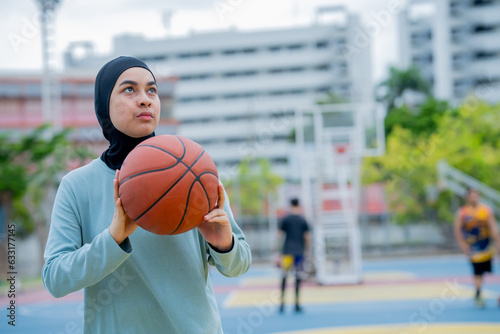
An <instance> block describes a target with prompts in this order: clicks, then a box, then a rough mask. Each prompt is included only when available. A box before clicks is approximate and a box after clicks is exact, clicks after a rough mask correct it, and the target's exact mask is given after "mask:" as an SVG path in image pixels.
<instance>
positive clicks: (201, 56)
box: [198, 51, 212, 58]
mask: <svg viewBox="0 0 500 334" xmlns="http://www.w3.org/2000/svg"><path fill="white" fill-rule="evenodd" d="M210 56H212V53H211V52H208V51H207V52H200V53H198V57H199V58H206V57H210Z"/></svg>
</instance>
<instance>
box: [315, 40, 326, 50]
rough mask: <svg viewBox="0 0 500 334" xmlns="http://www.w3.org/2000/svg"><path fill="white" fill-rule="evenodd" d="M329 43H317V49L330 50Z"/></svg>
mask: <svg viewBox="0 0 500 334" xmlns="http://www.w3.org/2000/svg"><path fill="white" fill-rule="evenodd" d="M328 45H329V43H328V41H318V42H316V49H326V48H328Z"/></svg>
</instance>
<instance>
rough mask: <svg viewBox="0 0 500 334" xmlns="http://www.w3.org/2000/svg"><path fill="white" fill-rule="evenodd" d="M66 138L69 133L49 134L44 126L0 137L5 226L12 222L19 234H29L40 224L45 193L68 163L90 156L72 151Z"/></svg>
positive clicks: (1, 193) (84, 151) (47, 127)
mask: <svg viewBox="0 0 500 334" xmlns="http://www.w3.org/2000/svg"><path fill="white" fill-rule="evenodd" d="M68 135H69V130H62V131H59V132H57V133H55V134H52V133H51V129H50V127H49V126H48V125H44V126H41V127H39V128H36V129H35V130H33V131H31V132H29V133H28V134H25V135H22V136H20V137H15V136H14V135H11V134H3V135H2V136H1V137H0V199H1V201H0V205H2V206H4V208H5V209H6V210H4V211H5V213H6V215H7V216H6V217H5V220H6V223H7V224H8V223H9V220H10V219H15V220H16V221H17V222H18V223H20V226H19V228H20V231H24V232H25V233H31V232H32V231H33V230H34V228H35V225H36V224H37V223H41V222H43V218H44V212H43V211H44V209H46V208H44V199H45V198H46V194H47V191H48V190H49V189H50V187H55V186H56V185H57V182H58V180H59V177H58V176H59V174H60V173H61V172H64V171H65V170H66V169H67V164H68V162H69V161H74V160H78V161H80V162H83V160H84V159H86V158H88V157H91V156H92V155H91V153H90V152H89V151H88V150H86V149H82V148H73V146H72V144H71V143H70V141H69V140H68V139H67V138H68Z"/></svg>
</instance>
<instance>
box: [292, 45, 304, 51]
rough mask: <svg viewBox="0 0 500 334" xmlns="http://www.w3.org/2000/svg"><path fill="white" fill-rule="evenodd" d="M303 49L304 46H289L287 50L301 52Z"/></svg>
mask: <svg viewBox="0 0 500 334" xmlns="http://www.w3.org/2000/svg"><path fill="white" fill-rule="evenodd" d="M304 47H305V45H304V44H291V45H289V46H288V50H291V51H296V50H301V49H303V48H304Z"/></svg>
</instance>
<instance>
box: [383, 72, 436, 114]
mask: <svg viewBox="0 0 500 334" xmlns="http://www.w3.org/2000/svg"><path fill="white" fill-rule="evenodd" d="M407 91H413V92H417V93H422V94H424V95H425V96H427V97H429V96H431V87H430V84H429V82H428V81H427V80H426V79H425V78H424V77H422V75H421V74H420V71H419V69H418V68H417V67H415V66H411V67H409V68H407V69H398V68H396V67H393V66H391V68H390V69H389V77H388V78H387V79H385V80H384V81H382V82H381V83H380V84H379V85H378V86H377V89H376V94H375V95H376V96H377V101H379V102H383V103H385V104H386V106H387V114H388V115H389V114H390V113H391V112H392V110H393V109H394V108H395V107H396V106H397V105H398V101H400V100H401V98H402V97H403V95H404V93H405V92H407Z"/></svg>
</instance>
